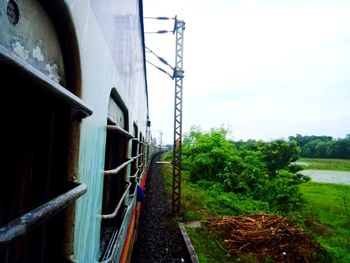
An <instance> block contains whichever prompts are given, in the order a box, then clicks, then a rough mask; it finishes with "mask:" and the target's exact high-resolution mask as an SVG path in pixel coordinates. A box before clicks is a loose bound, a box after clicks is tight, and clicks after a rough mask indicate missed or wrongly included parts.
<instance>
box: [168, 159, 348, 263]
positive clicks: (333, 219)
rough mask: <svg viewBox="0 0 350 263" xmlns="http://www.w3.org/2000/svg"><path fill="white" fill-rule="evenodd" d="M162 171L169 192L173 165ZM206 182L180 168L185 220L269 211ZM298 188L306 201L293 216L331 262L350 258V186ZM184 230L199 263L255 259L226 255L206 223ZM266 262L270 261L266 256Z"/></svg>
mask: <svg viewBox="0 0 350 263" xmlns="http://www.w3.org/2000/svg"><path fill="white" fill-rule="evenodd" d="M307 160H309V159H307ZM303 161H306V159H303ZM341 161H343V160H341ZM333 167H334V166H333ZM335 167H337V166H335ZM313 169H315V168H313ZM328 169H329V168H328ZM163 172H164V174H165V181H166V185H167V191H168V193H169V195H170V194H171V191H172V190H171V189H172V169H171V168H170V167H169V166H168V167H164V169H163ZM209 184H210V185H209ZM209 184H208V182H202V183H196V184H193V183H191V182H190V181H189V175H188V173H187V172H186V171H183V172H182V188H181V190H182V193H181V194H182V204H181V205H182V207H181V209H182V211H183V213H184V215H183V217H184V220H185V221H206V220H207V219H210V218H215V217H221V216H224V215H238V214H242V213H254V212H267V213H268V212H269V209H268V204H267V203H264V202H259V201H256V200H250V199H249V198H246V197H245V198H241V197H240V196H239V195H235V194H233V193H224V192H223V191H222V188H220V186H219V185H217V184H215V183H209ZM300 188H301V191H302V193H303V195H304V197H305V199H306V200H307V202H306V204H305V205H304V207H303V208H302V209H301V210H300V212H298V213H297V215H296V217H295V218H298V219H299V222H301V224H303V225H304V227H305V228H306V229H307V230H308V231H310V232H311V233H313V234H314V235H315V236H316V237H317V240H318V242H319V243H320V244H321V245H322V246H323V247H324V248H325V249H326V250H327V252H328V253H329V255H330V256H331V257H332V259H333V260H332V261H330V262H339V263H340V262H341V263H343V262H350V186H343V185H332V184H317V183H307V184H302V185H301V186H300ZM187 232H188V234H189V236H190V238H191V242H192V243H193V246H194V248H195V250H196V253H197V255H198V258H199V261H200V262H201V263H207V262H217V263H224V262H242V263H244V262H245V263H248V262H258V261H256V260H254V258H250V257H246V258H240V259H232V258H228V257H227V251H226V247H225V244H224V243H223V242H222V243H221V242H219V241H218V240H220V238H219V237H220V233H215V232H213V231H209V230H208V229H207V228H206V227H205V225H203V227H201V228H187ZM260 262H261V261H260ZM266 262H270V261H269V259H268V258H267V259H266Z"/></svg>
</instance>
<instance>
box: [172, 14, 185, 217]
mask: <svg viewBox="0 0 350 263" xmlns="http://www.w3.org/2000/svg"><path fill="white" fill-rule="evenodd" d="M184 30H185V22H184V21H181V20H177V18H176V17H175V24H174V31H173V32H174V33H175V34H176V44H175V45H176V53H175V69H174V75H173V79H174V80H175V101H174V147H173V195H172V212H173V215H179V214H180V211H181V203H180V201H181V154H182V94H183V93H182V90H183V87H182V84H183V83H182V81H183V77H184V71H183V41H184Z"/></svg>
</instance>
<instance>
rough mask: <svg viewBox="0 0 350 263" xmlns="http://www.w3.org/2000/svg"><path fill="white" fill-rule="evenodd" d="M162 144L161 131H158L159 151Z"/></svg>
mask: <svg viewBox="0 0 350 263" xmlns="http://www.w3.org/2000/svg"><path fill="white" fill-rule="evenodd" d="M162 144H163V131H159V151H160V152H161V151H162Z"/></svg>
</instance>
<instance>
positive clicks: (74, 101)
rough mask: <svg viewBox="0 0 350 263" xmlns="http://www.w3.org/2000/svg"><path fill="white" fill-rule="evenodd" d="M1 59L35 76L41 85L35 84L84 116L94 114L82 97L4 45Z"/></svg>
mask: <svg viewBox="0 0 350 263" xmlns="http://www.w3.org/2000/svg"><path fill="white" fill-rule="evenodd" d="M0 61H4V62H5V63H7V64H11V65H14V66H16V67H18V68H20V69H21V70H23V71H24V72H25V73H26V74H27V75H28V76H31V77H33V78H35V81H37V82H38V83H39V84H40V85H35V86H38V87H40V88H44V89H46V90H47V91H49V92H50V93H51V94H53V95H55V96H56V97H57V98H59V99H62V100H64V101H65V102H67V103H68V104H69V105H70V106H72V107H73V108H75V109H77V110H78V111H79V112H80V113H81V114H82V117H87V116H90V115H91V114H92V110H91V109H90V106H89V105H87V104H86V103H85V102H84V101H83V100H82V99H80V98H79V97H77V96H76V95H74V94H73V93H71V92H70V91H69V90H67V89H66V88H64V87H62V86H61V85H60V84H58V83H57V82H55V81H53V80H52V79H50V78H49V77H48V76H46V75H45V74H44V73H42V72H41V71H39V70H38V69H36V68H35V67H33V66H32V65H30V64H29V63H28V62H26V61H24V60H22V59H20V58H19V57H18V56H15V55H13V54H12V53H11V52H9V51H8V50H7V49H5V48H4V47H2V46H0Z"/></svg>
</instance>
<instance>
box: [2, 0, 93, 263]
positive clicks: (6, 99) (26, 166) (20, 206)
mask: <svg viewBox="0 0 350 263" xmlns="http://www.w3.org/2000/svg"><path fill="white" fill-rule="evenodd" d="M0 24H1V33H0V72H1V81H2V84H1V87H2V89H1V98H2V103H0V112H1V134H2V143H1V150H2V156H3V157H2V158H1V159H0V262H28V263H29V262H36V263H41V262H42V263H44V262H64V261H65V260H69V259H68V258H69V253H70V251H71V248H70V245H69V244H70V243H71V231H70V230H71V228H72V225H73V219H72V213H71V212H72V211H71V209H73V208H72V207H70V210H67V209H65V208H67V207H68V206H70V205H72V204H74V201H75V200H76V199H77V198H78V197H80V196H81V195H82V194H84V193H85V192H86V186H85V185H84V184H80V183H78V182H76V181H75V176H76V174H75V172H74V171H75V170H76V168H77V167H76V166H77V158H78V157H77V156H78V150H77V148H78V145H79V140H78V139H79V126H80V125H79V124H80V121H81V118H82V117H86V116H88V115H89V114H91V113H92V112H91V110H90V109H88V106H87V105H86V104H85V103H84V102H83V101H82V100H81V99H79V97H77V96H76V95H75V94H74V93H75V92H76V90H75V89H74V87H73V85H72V82H71V81H70V80H67V78H66V74H65V70H64V66H65V65H64V59H63V58H64V56H63V54H62V51H61V48H60V44H59V40H58V37H57V34H56V30H55V27H54V26H53V24H52V23H51V20H50V18H49V16H48V15H47V13H46V11H45V9H44V8H43V7H42V6H41V5H40V4H39V3H38V2H37V1H16V2H15V1H13V0H9V1H0ZM68 39H69V38H68Z"/></svg>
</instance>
